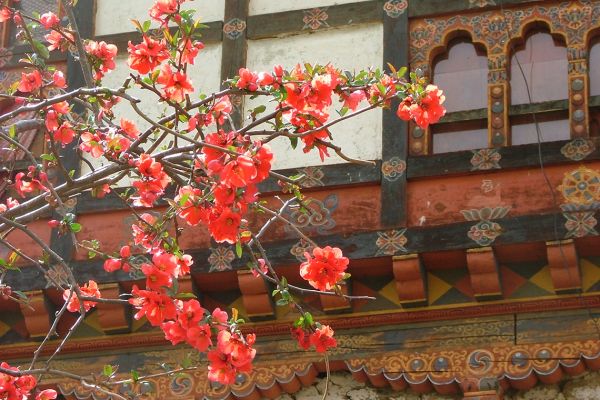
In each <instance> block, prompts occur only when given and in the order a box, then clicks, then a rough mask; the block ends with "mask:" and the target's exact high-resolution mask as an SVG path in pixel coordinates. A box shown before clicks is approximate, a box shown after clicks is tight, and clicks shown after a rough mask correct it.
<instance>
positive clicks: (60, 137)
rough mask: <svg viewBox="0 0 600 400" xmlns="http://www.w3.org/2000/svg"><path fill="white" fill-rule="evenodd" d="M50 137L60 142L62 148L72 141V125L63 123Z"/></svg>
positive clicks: (73, 133)
mask: <svg viewBox="0 0 600 400" xmlns="http://www.w3.org/2000/svg"><path fill="white" fill-rule="evenodd" d="M52 136H53V137H54V140H56V141H57V142H60V143H61V144H62V145H63V147H64V146H65V145H67V144H69V143H71V142H72V141H73V138H74V137H75V131H74V130H73V128H72V125H71V124H70V123H69V122H68V121H65V122H63V123H62V124H61V125H60V126H59V127H58V129H56V130H55V131H54V132H53V134H52Z"/></svg>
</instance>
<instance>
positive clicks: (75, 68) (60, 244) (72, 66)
mask: <svg viewBox="0 0 600 400" xmlns="http://www.w3.org/2000/svg"><path fill="white" fill-rule="evenodd" d="M73 11H74V13H75V18H76V19H77V26H78V28H79V32H80V34H81V37H82V38H83V39H86V38H91V37H92V35H93V33H94V4H93V2H91V1H80V2H77V5H76V6H75V8H74V10H73ZM66 75H67V85H68V90H74V89H77V88H80V87H83V86H85V85H86V84H85V79H84V77H83V72H82V70H81V64H80V63H79V61H78V60H77V59H76V58H75V56H74V55H73V54H71V53H68V54H67V74H66ZM73 111H74V112H76V113H82V112H84V108H83V107H82V106H81V105H78V104H75V105H74V106H73ZM77 151H78V146H77V142H76V141H74V142H72V143H70V144H69V145H67V146H66V147H64V148H62V149H61V150H60V151H59V157H61V159H62V163H63V165H64V167H65V169H66V170H67V171H73V172H74V176H78V175H79V171H80V169H81V161H80V159H79V155H78V152H77ZM61 181H62V182H61ZM61 181H59V182H58V183H63V182H64V177H61ZM69 211H72V212H74V210H69ZM52 218H53V219H57V220H60V219H62V218H63V216H61V215H60V214H58V213H57V212H53V215H52ZM50 247H51V248H52V250H54V251H55V252H56V253H57V254H58V255H60V256H61V257H62V258H63V259H64V260H65V261H66V262H70V261H71V258H72V257H73V254H74V252H75V243H73V238H72V235H60V234H59V233H58V230H57V229H53V230H52V234H51V236H50Z"/></svg>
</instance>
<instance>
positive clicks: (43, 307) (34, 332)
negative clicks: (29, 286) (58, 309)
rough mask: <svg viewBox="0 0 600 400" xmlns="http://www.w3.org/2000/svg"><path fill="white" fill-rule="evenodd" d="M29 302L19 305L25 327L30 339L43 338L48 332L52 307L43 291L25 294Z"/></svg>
mask: <svg viewBox="0 0 600 400" xmlns="http://www.w3.org/2000/svg"><path fill="white" fill-rule="evenodd" d="M26 295H27V297H28V299H29V301H28V302H27V304H24V303H19V307H20V308H21V313H22V314H23V317H25V327H26V328H27V332H29V337H30V338H32V339H36V338H43V337H44V336H46V334H47V333H48V331H49V330H50V325H51V323H50V316H51V315H53V310H52V309H51V308H52V307H51V306H50V303H49V302H48V301H47V299H46V295H45V293H44V291H43V290H36V291H33V292H29V293H26Z"/></svg>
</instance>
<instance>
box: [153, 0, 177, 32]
mask: <svg viewBox="0 0 600 400" xmlns="http://www.w3.org/2000/svg"><path fill="white" fill-rule="evenodd" d="M181 3H183V0H156V1H155V2H154V5H152V7H151V8H150V11H149V14H150V17H151V18H152V19H154V20H156V21H158V22H160V23H161V26H165V25H166V24H167V21H168V19H169V17H170V16H171V15H172V14H175V13H176V12H177V10H178V8H179V4H181Z"/></svg>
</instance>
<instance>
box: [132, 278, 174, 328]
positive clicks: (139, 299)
mask: <svg viewBox="0 0 600 400" xmlns="http://www.w3.org/2000/svg"><path fill="white" fill-rule="evenodd" d="M131 294H132V295H133V296H134V297H133V298H131V299H129V303H130V304H132V305H133V306H134V307H135V308H137V309H138V310H139V311H138V312H137V313H136V314H135V315H134V318H135V319H140V318H142V317H144V316H145V317H146V318H147V319H148V322H150V325H152V326H159V325H160V324H161V323H162V322H163V321H165V320H168V319H174V318H175V317H176V316H177V309H176V308H175V304H174V303H173V300H172V299H171V298H170V297H169V296H167V295H166V294H163V293H158V292H155V291H152V290H142V289H139V288H138V287H137V285H133V289H132V290H131Z"/></svg>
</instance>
